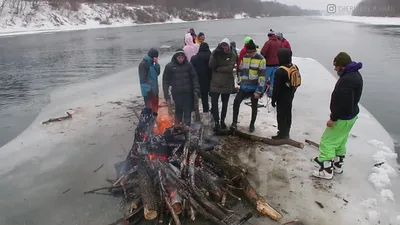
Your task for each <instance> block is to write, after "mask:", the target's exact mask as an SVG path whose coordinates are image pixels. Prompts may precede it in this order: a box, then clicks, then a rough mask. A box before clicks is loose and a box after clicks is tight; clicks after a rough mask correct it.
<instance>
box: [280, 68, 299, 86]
mask: <svg viewBox="0 0 400 225" xmlns="http://www.w3.org/2000/svg"><path fill="white" fill-rule="evenodd" d="M279 68H282V69H284V70H286V72H287V74H288V78H289V83H288V84H287V85H288V86H289V87H294V88H298V87H299V86H300V85H301V75H300V72H299V68H298V67H297V66H296V65H294V64H293V65H292V66H291V67H290V68H287V67H285V66H280V67H279Z"/></svg>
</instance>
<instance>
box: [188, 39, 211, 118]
mask: <svg viewBox="0 0 400 225" xmlns="http://www.w3.org/2000/svg"><path fill="white" fill-rule="evenodd" d="M210 57H211V51H210V47H209V46H208V44H207V43H205V42H203V43H202V44H201V45H200V49H199V52H198V53H197V55H195V56H193V57H192V59H191V60H190V63H192V65H193V66H194V68H195V70H196V73H197V75H198V76H199V83H200V91H201V96H200V97H201V102H202V104H203V112H208V111H209V110H210V104H209V103H208V92H209V91H210V82H211V73H212V71H211V69H210V67H209V66H208V62H209V61H210Z"/></svg>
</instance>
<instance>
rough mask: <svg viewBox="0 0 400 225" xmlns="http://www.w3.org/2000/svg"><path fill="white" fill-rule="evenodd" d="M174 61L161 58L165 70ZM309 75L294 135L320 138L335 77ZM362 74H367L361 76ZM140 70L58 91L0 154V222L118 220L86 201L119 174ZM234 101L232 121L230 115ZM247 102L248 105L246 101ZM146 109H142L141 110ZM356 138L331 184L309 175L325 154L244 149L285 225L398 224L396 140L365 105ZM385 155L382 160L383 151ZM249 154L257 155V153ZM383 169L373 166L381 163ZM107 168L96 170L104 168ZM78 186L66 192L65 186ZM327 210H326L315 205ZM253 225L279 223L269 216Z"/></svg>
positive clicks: (262, 131)
mask: <svg viewBox="0 0 400 225" xmlns="http://www.w3.org/2000/svg"><path fill="white" fill-rule="evenodd" d="M169 61H170V56H162V57H161V58H160V63H161V65H162V67H163V66H165V65H166V63H168V62H169ZM294 63H296V64H297V65H298V66H299V68H300V71H301V73H302V76H303V83H302V85H301V86H300V87H299V89H298V91H297V93H296V97H295V99H294V107H293V126H292V131H291V136H292V138H293V139H295V140H298V141H304V139H310V140H313V141H316V142H318V141H319V139H320V137H321V135H322V133H323V131H324V129H325V124H326V120H327V119H328V118H329V100H330V93H331V91H332V89H333V87H334V84H335V78H334V76H332V75H331V73H330V72H328V71H327V70H326V69H325V68H324V67H323V66H322V65H321V64H319V63H318V62H317V61H315V60H313V59H309V58H298V57H295V58H294ZM361 72H362V71H361ZM135 73H136V68H134V69H129V70H127V71H122V72H119V73H116V74H114V75H110V76H106V77H103V78H100V79H96V80H90V81H88V82H87V83H82V84H79V85H77V84H75V85H71V86H66V87H63V88H61V89H59V90H58V91H56V92H54V93H52V96H51V104H50V105H48V106H47V107H45V108H44V109H43V110H42V112H41V113H40V115H39V116H38V118H37V119H36V120H35V121H34V123H33V124H32V125H31V126H30V127H29V128H28V129H26V130H25V131H24V132H23V133H22V134H21V135H19V136H18V137H17V138H16V139H14V140H13V141H11V142H10V143H8V144H6V145H5V146H3V147H2V148H1V149H0V165H1V166H0V190H1V192H0V193H1V194H2V198H1V200H0V208H2V209H3V210H1V212H0V218H1V219H2V221H6V224H19V223H21V224H23V223H25V222H26V221H29V222H30V224H44V225H47V224H59V223H60V221H63V222H64V223H65V224H83V223H84V224H90V225H91V224H93V225H94V224H96V225H97V224H107V223H111V222H113V221H114V220H115V219H118V217H119V216H120V211H119V209H118V207H116V205H117V203H118V201H119V200H118V199H114V198H112V197H106V196H104V197H103V196H94V195H83V194H82V192H83V191H85V190H88V189H92V188H95V187H99V186H102V185H104V184H105V183H104V177H111V178H112V177H113V175H114V168H113V165H114V163H117V162H119V161H121V160H123V159H124V158H125V157H126V154H127V150H129V149H130V147H131V144H132V139H133V130H134V126H133V123H135V122H136V119H135V116H132V114H133V108H132V105H133V103H131V101H133V100H135V101H137V102H140V103H141V101H142V99H141V98H140V97H139V98H137V97H136V96H138V95H139V86H138V84H137V78H136V77H135V76H132V74H135ZM233 98H234V96H231V99H230V105H229V109H228V113H229V114H228V117H227V120H228V121H226V122H227V124H229V122H230V120H231V118H232V115H231V112H232V103H233ZM247 101H248V100H245V101H244V102H247ZM67 110H69V111H71V112H73V118H72V119H71V120H66V121H63V122H58V123H52V124H49V125H47V126H43V125H41V121H44V120H47V119H48V118H50V117H57V116H61V115H63V114H65V111H67ZM139 111H140V110H139ZM250 112H251V108H250V107H249V106H247V105H245V104H242V105H241V110H240V120H239V121H240V123H239V129H243V130H247V126H248V123H249V121H250V118H249V116H250ZM360 115H364V116H360V117H359V119H358V121H357V122H356V125H355V126H354V128H353V131H352V132H354V133H355V134H357V135H354V136H350V137H349V142H348V155H347V157H346V160H345V165H344V173H343V174H341V175H335V177H334V179H333V180H331V181H326V180H318V179H314V178H311V177H310V172H311V171H312V170H314V169H316V168H317V167H316V165H314V163H312V162H311V159H312V158H314V157H315V156H317V155H318V150H317V149H315V148H314V147H311V146H308V145H306V146H305V147H304V149H295V148H293V147H289V146H281V147H274V146H265V145H259V146H257V147H256V148H251V149H248V150H246V151H244V152H238V156H239V158H240V159H241V160H242V161H243V163H246V164H247V165H248V166H249V167H251V168H252V170H251V171H253V172H252V173H254V174H252V175H251V177H252V179H253V178H254V180H253V181H252V182H254V183H256V185H255V186H256V187H257V189H258V191H259V192H260V193H261V194H262V195H264V196H265V197H266V199H267V200H268V201H269V202H270V204H271V205H272V206H274V207H276V208H277V209H278V210H279V211H281V212H282V213H283V216H284V219H283V221H282V222H283V223H284V222H287V221H292V220H295V219H299V220H300V221H303V223H304V224H307V225H331V224H341V225H355V224H362V225H375V224H378V223H380V224H385V225H388V224H396V223H397V224H400V213H399V212H400V207H399V201H400V199H399V194H398V190H400V184H399V176H398V173H399V171H398V165H397V163H396V155H395V153H394V151H393V141H392V139H391V137H390V136H389V134H388V133H387V132H386V131H385V130H384V128H383V127H382V126H381V125H380V124H379V123H378V122H377V121H376V119H375V118H374V117H373V116H372V115H371V114H370V113H369V112H368V111H367V110H366V109H365V108H363V107H361V113H360ZM275 118H276V113H275V109H273V108H271V107H270V106H268V107H266V108H260V109H259V114H258V118H257V122H256V132H255V133H256V135H259V136H272V135H274V134H275V132H276V127H275V126H276V119H275ZM378 153H379V155H377V154H378ZM250 155H252V157H250ZM381 162H384V163H383V164H381V165H380V166H378V165H377V166H374V165H375V164H377V163H381ZM101 164H104V167H103V168H102V169H101V170H99V171H98V172H97V173H93V170H94V169H96V168H97V167H98V166H99V165H101ZM67 189H71V190H70V191H68V192H67V193H65V194H62V193H63V192H64V191H65V190H67ZM316 201H318V202H320V203H321V204H323V206H324V208H320V207H319V206H318V205H317V204H316V203H315V202H316ZM253 224H272V222H271V221H270V219H268V218H259V219H254V221H253Z"/></svg>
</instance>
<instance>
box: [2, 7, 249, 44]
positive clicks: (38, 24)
mask: <svg viewBox="0 0 400 225" xmlns="http://www.w3.org/2000/svg"><path fill="white" fill-rule="evenodd" d="M13 10H14V9H12V8H11V6H9V7H8V8H6V9H5V10H3V11H2V12H0V36H13V35H24V34H35V33H51V32H61V31H76V30H88V29H99V28H117V27H130V26H143V25H154V24H168V23H184V22H197V21H209V20H221V19H224V18H218V17H217V14H216V13H211V12H200V11H197V10H194V9H185V10H181V11H179V12H178V13H175V14H168V13H167V12H165V11H163V10H162V9H160V8H157V7H155V6H133V5H124V4H112V5H107V4H87V3H84V4H81V5H80V8H79V9H78V10H75V11H72V10H70V9H64V8H62V9H54V7H51V6H50V5H48V4H43V5H41V6H40V8H39V9H37V10H36V9H32V8H30V7H29V5H28V7H25V8H24V10H23V11H22V12H19V14H17V15H15V14H14V13H13ZM244 18H249V16H248V15H247V14H245V13H241V14H236V15H233V18H229V19H244ZM226 19H228V18H226Z"/></svg>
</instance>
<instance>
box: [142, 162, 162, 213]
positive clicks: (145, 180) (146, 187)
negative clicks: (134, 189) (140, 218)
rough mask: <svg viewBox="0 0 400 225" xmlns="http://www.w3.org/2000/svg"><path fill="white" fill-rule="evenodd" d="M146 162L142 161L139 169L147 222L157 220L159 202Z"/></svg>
mask: <svg viewBox="0 0 400 225" xmlns="http://www.w3.org/2000/svg"><path fill="white" fill-rule="evenodd" d="M145 163H146V162H144V161H142V162H141V163H140V165H139V167H138V180H139V181H140V182H139V192H140V197H141V199H142V204H143V207H144V209H143V212H144V218H145V219H146V220H154V219H155V218H157V215H158V213H157V201H156V195H155V190H154V185H153V184H152V182H151V178H150V176H149V174H148V173H147V171H146V168H145V167H146V165H145Z"/></svg>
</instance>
